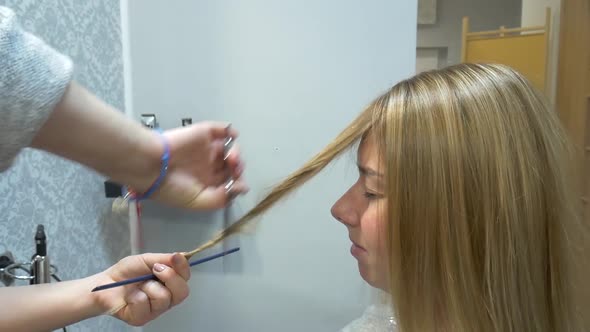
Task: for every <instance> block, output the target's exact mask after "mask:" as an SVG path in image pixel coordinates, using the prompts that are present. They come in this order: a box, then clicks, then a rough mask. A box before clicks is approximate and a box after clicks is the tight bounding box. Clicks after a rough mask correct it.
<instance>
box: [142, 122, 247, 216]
mask: <svg viewBox="0 0 590 332" xmlns="http://www.w3.org/2000/svg"><path fill="white" fill-rule="evenodd" d="M237 135H238V133H237V132H236V130H234V129H233V128H227V125H226V124H223V123H215V122H200V123H196V124H194V125H191V126H188V127H181V128H177V129H173V130H169V131H166V132H165V133H164V136H165V137H166V139H167V140H168V143H169V144H170V162H169V167H168V174H167V175H166V177H165V179H164V182H163V183H162V185H161V187H160V189H159V190H157V191H156V192H155V193H154V195H153V196H152V198H153V199H154V200H157V201H160V202H163V203H166V204H168V205H172V206H176V207H181V208H188V209H197V210H206V209H217V208H222V207H224V206H225V205H226V204H227V203H228V202H229V201H231V199H232V198H233V197H235V196H237V195H239V194H242V193H245V192H246V191H247V190H248V188H247V186H246V184H245V183H244V182H243V180H242V179H241V175H242V172H243V170H244V166H243V163H242V161H241V160H240V154H239V150H238V147H237V145H234V146H233V147H232V149H231V150H230V152H229V154H228V157H227V160H224V146H223V144H224V141H225V139H226V138H227V137H228V136H229V137H232V138H233V139H234V140H235V138H236V137H237ZM158 144H159V145H161V143H160V142H158ZM157 172H158V174H159V172H160V169H159V168H158V169H157ZM230 176H231V177H233V178H234V179H235V182H234V184H233V186H232V187H231V190H229V191H227V190H226V188H225V185H226V183H227V182H228V180H229V179H230ZM155 177H157V175H154V178H155ZM150 181H153V180H150ZM150 184H151V183H150ZM150 184H147V183H145V184H144V187H149V185H150Z"/></svg>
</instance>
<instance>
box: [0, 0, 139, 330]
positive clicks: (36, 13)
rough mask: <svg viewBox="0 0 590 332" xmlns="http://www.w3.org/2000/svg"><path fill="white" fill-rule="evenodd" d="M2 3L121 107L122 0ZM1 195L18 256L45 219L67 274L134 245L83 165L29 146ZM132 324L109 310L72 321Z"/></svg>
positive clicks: (3, 233) (29, 247)
mask: <svg viewBox="0 0 590 332" xmlns="http://www.w3.org/2000/svg"><path fill="white" fill-rule="evenodd" d="M0 5H2V6H7V7H9V8H11V9H12V10H14V11H15V12H16V14H17V17H19V21H20V23H21V25H22V26H23V27H24V28H25V29H26V30H28V31H30V32H33V33H35V34H37V35H38V36H40V37H41V38H42V39H44V40H45V41H46V42H47V43H49V44H50V45H52V46H53V47H55V48H56V49H58V50H60V51H61V52H63V53H65V54H67V55H69V56H70V57H72V59H73V60H74V63H75V75H74V78H75V79H76V80H77V81H78V82H80V83H82V84H83V85H85V86H86V87H88V88H89V89H90V90H91V91H93V92H94V93H95V94H97V95H98V96H99V97H101V98H103V99H104V100H106V101H107V102H109V103H111V104H113V105H114V106H116V107H117V108H119V109H122V108H123V104H124V91H123V60H122V50H121V26H120V13H119V0H95V1H80V0H0ZM0 197H2V199H1V200H0V211H2V216H1V217H0V252H2V251H4V250H10V251H12V253H13V254H14V255H15V257H16V258H17V260H19V261H22V260H26V259H27V258H29V259H30V257H31V255H32V254H33V252H34V242H33V237H34V234H35V228H36V225H37V224H39V223H41V224H44V225H45V229H46V233H47V237H48V255H49V256H50V259H51V261H52V263H53V264H56V265H57V267H58V269H59V273H58V275H59V276H60V277H61V278H62V279H64V280H68V279H74V278H81V277H85V276H88V275H91V274H94V273H96V272H99V271H102V270H103V269H105V268H107V267H109V266H110V265H112V264H113V263H115V262H116V261H118V260H119V259H120V258H122V257H124V256H126V255H128V254H129V252H130V248H129V240H128V239H129V228H128V223H127V219H126V218H125V217H118V216H113V215H111V212H110V209H111V208H110V206H111V205H110V204H111V202H110V200H108V199H106V198H105V197H104V189H103V178H102V177H101V176H99V175H97V174H95V173H94V172H92V171H90V170H88V169H86V168H84V167H82V166H79V165H76V164H73V163H70V162H67V161H65V160H62V159H59V158H57V157H54V156H50V155H48V154H45V153H41V152H38V151H30V150H25V151H24V152H23V153H21V155H20V156H19V158H18V159H17V161H16V163H15V165H14V166H13V167H12V169H10V170H9V171H7V172H5V173H0ZM129 330H130V328H128V327H127V326H126V325H125V324H124V323H122V322H119V321H118V320H116V319H114V318H111V317H100V318H94V319H90V320H88V321H85V322H81V323H79V324H76V325H73V326H70V327H68V331H129Z"/></svg>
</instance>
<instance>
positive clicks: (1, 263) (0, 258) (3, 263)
mask: <svg viewBox="0 0 590 332" xmlns="http://www.w3.org/2000/svg"><path fill="white" fill-rule="evenodd" d="M10 264H14V256H13V255H12V253H11V252H10V251H5V252H3V253H2V254H0V269H5V268H6V267H7V266H9V265H10ZM0 281H1V282H2V283H3V284H4V286H12V284H14V279H13V278H12V277H11V276H9V275H7V274H6V273H2V270H0Z"/></svg>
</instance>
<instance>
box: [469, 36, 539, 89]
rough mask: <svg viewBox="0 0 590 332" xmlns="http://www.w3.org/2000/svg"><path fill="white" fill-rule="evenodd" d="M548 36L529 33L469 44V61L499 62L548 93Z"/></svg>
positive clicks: (470, 41)
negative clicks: (546, 71)
mask: <svg viewBox="0 0 590 332" xmlns="http://www.w3.org/2000/svg"><path fill="white" fill-rule="evenodd" d="M546 52H547V45H546V40H545V34H544V33H541V34H526V35H520V36H508V37H499V38H482V39H473V40H468V41H467V52H466V53H467V54H466V62H495V63H501V64H505V65H507V66H510V67H512V68H514V69H516V70H518V71H519V72H520V73H522V74H523V75H524V76H526V77H527V78H528V79H529V80H530V81H531V82H532V83H533V84H534V85H535V86H536V87H537V88H538V89H539V90H541V91H545V68H546V61H547V59H546V58H547V56H546Z"/></svg>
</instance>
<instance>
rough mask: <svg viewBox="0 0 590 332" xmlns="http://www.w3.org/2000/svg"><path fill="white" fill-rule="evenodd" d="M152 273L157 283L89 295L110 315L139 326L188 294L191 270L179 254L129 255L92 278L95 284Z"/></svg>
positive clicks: (129, 286) (148, 282)
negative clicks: (156, 278)
mask: <svg viewBox="0 0 590 332" xmlns="http://www.w3.org/2000/svg"><path fill="white" fill-rule="evenodd" d="M150 273H153V274H154V275H156V277H158V279H159V280H160V281H154V280H150V281H146V282H142V283H135V284H130V285H126V286H121V287H115V288H111V289H107V290H103V291H99V292H95V293H92V294H93V296H95V300H96V302H97V303H98V305H99V306H100V307H101V308H103V309H104V310H103V312H107V313H109V314H111V315H112V316H114V317H116V318H118V319H120V320H123V321H125V322H126V323H128V324H130V325H134V326H142V325H144V324H146V323H148V322H149V321H151V320H153V319H155V318H156V317H158V316H160V315H161V314H163V313H164V312H166V311H167V310H169V309H170V308H172V307H173V306H175V305H177V304H179V303H181V302H182V301H183V300H184V299H186V297H187V296H188V295H189V287H188V284H187V281H188V280H189V279H190V267H189V264H188V261H187V260H186V258H184V256H183V255H182V254H178V253H177V254H143V255H136V256H128V257H125V258H123V259H122V260H121V261H119V262H118V263H117V264H115V265H113V266H112V267H110V268H109V269H108V270H106V271H104V272H102V273H99V274H97V275H95V276H94V277H93V278H95V282H96V285H97V286H98V285H103V284H108V283H112V282H117V281H122V280H125V279H129V278H134V277H139V276H141V275H145V274H150Z"/></svg>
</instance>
